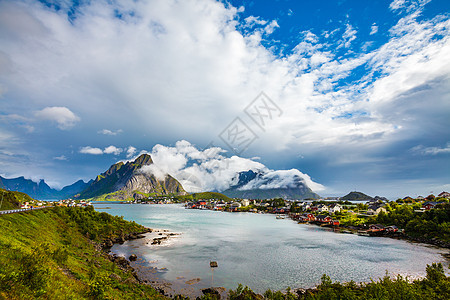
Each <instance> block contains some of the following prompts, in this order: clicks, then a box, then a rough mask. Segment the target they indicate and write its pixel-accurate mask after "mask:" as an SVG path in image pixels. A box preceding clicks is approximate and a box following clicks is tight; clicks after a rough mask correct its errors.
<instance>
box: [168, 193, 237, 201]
mask: <svg viewBox="0 0 450 300" xmlns="http://www.w3.org/2000/svg"><path fill="white" fill-rule="evenodd" d="M175 199H177V200H180V201H196V200H201V199H203V200H210V199H216V200H222V201H225V202H231V201H233V199H231V198H229V197H227V196H225V195H224V194H221V193H215V192H203V193H194V194H189V195H184V196H175Z"/></svg>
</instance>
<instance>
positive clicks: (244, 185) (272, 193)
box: [222, 170, 320, 199]
mask: <svg viewBox="0 0 450 300" xmlns="http://www.w3.org/2000/svg"><path fill="white" fill-rule="evenodd" d="M233 181H234V182H235V183H234V184H232V185H231V186H230V188H229V189H227V190H225V191H223V192H222V194H224V195H226V196H228V197H232V198H248V199H270V198H284V199H307V198H314V199H318V198H320V196H319V195H317V194H316V193H314V192H313V191H312V190H311V189H310V188H309V187H308V186H307V185H306V184H305V182H304V181H303V179H302V178H301V177H300V176H297V175H295V176H292V178H290V180H289V183H288V184H286V183H281V182H282V180H280V178H278V177H276V176H275V177H274V176H272V177H268V176H266V174H265V173H264V172H262V171H260V172H254V171H252V170H249V171H246V172H240V173H239V174H238V175H237V177H236V178H235V180H233Z"/></svg>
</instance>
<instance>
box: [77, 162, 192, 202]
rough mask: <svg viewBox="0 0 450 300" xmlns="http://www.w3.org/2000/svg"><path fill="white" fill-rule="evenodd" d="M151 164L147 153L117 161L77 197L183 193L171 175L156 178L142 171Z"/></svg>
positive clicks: (119, 196) (119, 197) (124, 196)
mask: <svg viewBox="0 0 450 300" xmlns="http://www.w3.org/2000/svg"><path fill="white" fill-rule="evenodd" d="M151 164H153V161H152V158H151V156H150V155H149V154H142V155H140V156H139V157H138V158H137V159H136V160H134V161H130V162H127V163H123V162H118V163H116V164H114V165H112V166H111V167H110V168H109V169H108V170H107V171H106V172H104V173H102V174H100V175H98V176H97V178H96V179H95V180H94V181H93V182H92V183H91V184H90V185H89V186H88V187H87V188H86V189H85V190H84V191H82V192H81V193H80V195H79V196H78V198H80V199H86V198H93V197H99V196H101V195H105V194H110V195H109V196H108V198H107V199H127V198H130V197H133V196H135V197H136V195H135V194H136V193H137V194H140V193H146V194H150V193H153V194H157V195H169V194H174V195H185V194H187V193H186V192H185V191H184V189H183V187H182V186H181V184H180V183H179V182H178V181H177V180H176V179H175V178H173V177H172V176H170V175H167V176H166V177H165V178H164V180H158V179H157V178H156V177H155V176H154V175H153V174H150V173H147V172H143V171H142V170H141V168H142V167H143V166H146V165H151Z"/></svg>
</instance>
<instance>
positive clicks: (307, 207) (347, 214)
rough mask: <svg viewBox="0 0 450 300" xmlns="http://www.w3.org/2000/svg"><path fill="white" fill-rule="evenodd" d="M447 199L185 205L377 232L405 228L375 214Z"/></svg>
mask: <svg viewBox="0 0 450 300" xmlns="http://www.w3.org/2000/svg"><path fill="white" fill-rule="evenodd" d="M449 199H450V193H448V192H442V193H440V194H439V195H438V196H434V195H429V196H427V197H422V196H419V197H417V198H415V199H414V198H411V197H404V198H402V199H397V200H396V201H389V200H388V199H386V198H383V197H375V198H373V199H370V200H368V201H353V202H350V201H346V200H339V199H334V201H330V200H329V199H327V200H324V199H318V200H308V201H303V202H299V201H295V200H284V199H281V198H278V199H270V200H258V199H251V200H250V199H241V200H240V199H234V200H235V201H233V202H226V201H223V200H217V199H209V200H206V199H200V200H198V201H196V202H187V203H185V208H186V209H203V210H214V211H224V212H250V213H259V214H263V213H264V214H274V215H276V218H277V219H285V218H286V217H287V218H290V219H292V220H294V221H296V222H298V223H300V224H313V225H318V226H321V227H330V228H333V229H334V230H335V231H337V232H341V233H356V234H359V235H366V236H369V235H371V236H372V235H373V236H378V235H389V234H391V235H392V234H394V233H395V234H401V233H403V232H404V229H401V228H398V227H397V226H396V225H389V226H384V225H382V224H378V223H372V222H373V221H375V220H377V218H376V217H377V216H378V215H379V214H385V215H386V214H389V211H391V210H392V209H393V208H394V207H397V206H399V205H403V206H408V207H411V208H412V209H413V211H414V212H415V213H423V212H425V211H429V210H432V209H434V208H435V207H436V206H438V205H440V204H444V203H448V202H449Z"/></svg>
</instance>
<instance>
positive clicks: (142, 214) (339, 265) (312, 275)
mask: <svg viewBox="0 0 450 300" xmlns="http://www.w3.org/2000/svg"><path fill="white" fill-rule="evenodd" d="M95 207H96V208H97V209H102V208H104V207H110V209H106V210H101V211H106V212H108V213H110V214H113V215H121V216H124V218H125V219H127V220H133V221H136V222H137V223H140V224H142V225H145V226H147V227H150V228H160V229H168V230H170V231H172V232H180V233H182V234H181V235H180V236H177V237H174V238H171V239H170V240H169V242H168V243H167V244H163V245H160V246H155V245H153V246H152V245H150V244H145V243H143V242H142V241H139V240H137V241H132V242H127V243H125V244H124V245H115V246H114V248H113V252H115V253H119V254H129V253H131V252H132V253H135V254H137V255H138V256H139V257H144V258H145V260H146V261H147V264H148V265H149V266H151V267H155V268H158V269H161V268H166V269H164V272H162V273H161V276H163V278H164V279H166V280H169V281H173V282H176V281H177V280H178V281H180V280H184V281H186V280H189V279H192V278H200V279H201V281H200V282H199V283H198V284H197V286H198V287H200V288H202V287H208V286H211V284H212V276H211V275H212V274H211V269H210V268H209V262H210V260H215V261H217V262H218V265H219V267H218V268H216V269H215V270H214V282H213V284H214V286H223V287H225V288H228V289H230V288H233V289H234V288H236V287H237V285H238V283H242V284H244V285H248V286H249V287H251V288H252V289H253V290H255V291H257V292H264V291H265V290H267V289H269V288H270V289H273V290H282V289H286V288H287V287H292V288H297V287H303V288H307V287H313V286H315V285H316V284H318V283H319V281H320V277H321V276H322V274H324V273H326V274H327V275H329V276H330V277H331V279H332V280H338V281H350V280H354V281H357V282H361V281H370V279H371V278H373V279H378V278H380V277H383V276H384V275H385V274H386V270H387V271H388V272H389V273H390V274H403V275H406V274H407V275H409V276H411V277H413V278H415V277H419V276H423V275H425V267H426V265H427V264H430V263H432V262H445V259H444V258H443V257H442V256H441V255H440V254H441V253H443V252H444V251H445V250H443V249H437V248H434V247H429V246H425V245H421V244H413V243H409V242H406V241H400V240H394V239H388V238H375V237H363V236H358V235H353V234H338V233H334V232H332V231H330V230H327V229H323V228H320V227H317V226H314V225H304V224H297V223H295V222H293V221H292V220H290V219H285V220H277V219H275V216H274V215H259V214H249V213H225V212H214V211H208V210H187V209H184V207H182V206H180V205H139V204H137V205H128V204H111V203H100V204H95ZM180 278H181V279H180Z"/></svg>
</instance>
